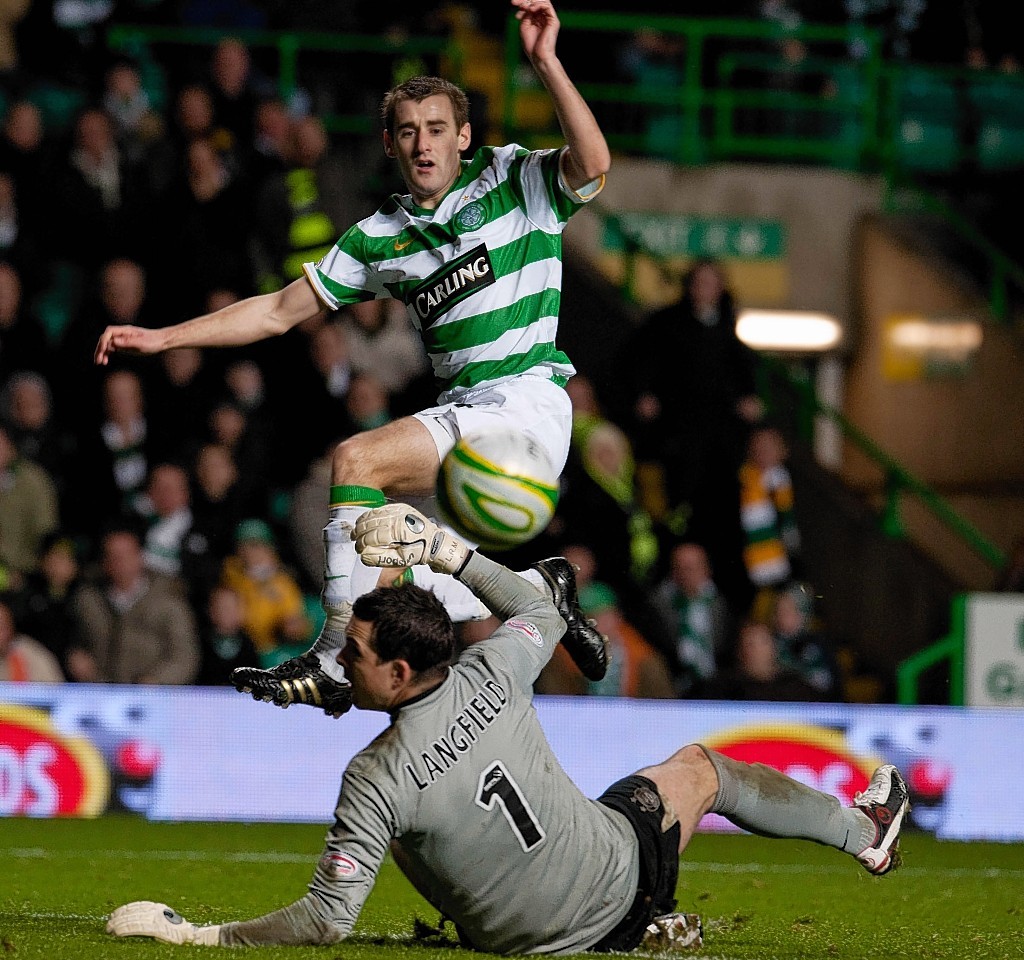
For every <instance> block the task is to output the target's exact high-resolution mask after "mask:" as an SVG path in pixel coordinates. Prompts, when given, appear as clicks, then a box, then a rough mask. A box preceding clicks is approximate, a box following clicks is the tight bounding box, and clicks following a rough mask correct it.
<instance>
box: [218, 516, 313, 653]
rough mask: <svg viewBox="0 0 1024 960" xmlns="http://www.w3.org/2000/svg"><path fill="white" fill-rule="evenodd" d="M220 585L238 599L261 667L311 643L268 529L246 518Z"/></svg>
mask: <svg viewBox="0 0 1024 960" xmlns="http://www.w3.org/2000/svg"><path fill="white" fill-rule="evenodd" d="M221 582H222V583H223V584H224V585H225V586H227V587H230V588H231V589H232V590H234V591H236V592H237V593H238V595H239V596H240V597H241V598H242V605H243V609H244V611H245V612H244V621H243V622H244V626H245V630H246V631H247V632H248V634H249V636H251V637H252V641H253V645H254V646H255V648H256V652H257V654H258V655H259V657H260V661H261V663H262V664H263V665H264V666H265V667H267V666H273V665H275V664H277V663H280V662H281V660H284V659H287V658H288V657H289V656H291V655H292V653H293V650H292V649H291V648H292V647H293V646H295V645H302V644H305V646H303V649H305V647H306V646H309V643H310V642H311V638H310V633H311V630H312V625H311V624H310V621H309V618H308V617H307V615H306V605H305V601H304V598H303V594H302V589H301V588H300V586H299V584H298V581H297V580H296V578H295V577H294V576H293V575H292V574H291V573H290V572H289V571H288V569H287V568H286V567H285V565H284V564H283V563H282V562H281V558H280V556H279V554H278V552H277V543H276V541H275V539H274V534H273V531H271V529H270V526H269V525H268V524H267V523H266V522H265V521H263V520H258V519H249V520H243V521H242V522H241V523H239V525H238V527H237V528H236V530H235V553H234V554H232V555H231V556H229V557H228V558H227V559H226V560H225V561H224V569H223V573H222V575H221Z"/></svg>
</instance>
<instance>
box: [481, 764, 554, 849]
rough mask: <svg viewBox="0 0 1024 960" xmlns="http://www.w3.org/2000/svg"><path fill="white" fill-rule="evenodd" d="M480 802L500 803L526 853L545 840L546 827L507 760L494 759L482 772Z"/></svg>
mask: <svg viewBox="0 0 1024 960" xmlns="http://www.w3.org/2000/svg"><path fill="white" fill-rule="evenodd" d="M476 803H477V806H480V807H483V808H484V809H485V810H493V809H494V805H495V804H498V806H500V807H501V812H502V813H503V814H504V815H505V819H506V820H507V821H508V823H509V826H510V827H512V832H513V833H514V834H515V835H516V837H517V838H518V839H519V845H520V846H521V847H522V848H523V850H524V851H525V852H526V853H529V852H530V851H531V850H532V849H533V848H534V847H536V846H539V845H540V844H541V843H543V842H544V837H545V833H544V829H543V827H541V825H540V824H539V823H538V822H537V817H536V815H535V814H534V812H533V810H531V809H530V804H529V803H527V800H526V797H524V796H523V791H522V790H520V789H519V784H518V783H516V782H515V780H514V779H513V778H512V775H511V774H510V773H509V772H508V770H506V769H505V764H503V763H502V762H501V761H500V760H495V761H494V763H492V764H491V765H490V766H489V767H488V768H487V769H486V770H484V772H483V773H481V774H480V783H479V784H478V786H477V788H476Z"/></svg>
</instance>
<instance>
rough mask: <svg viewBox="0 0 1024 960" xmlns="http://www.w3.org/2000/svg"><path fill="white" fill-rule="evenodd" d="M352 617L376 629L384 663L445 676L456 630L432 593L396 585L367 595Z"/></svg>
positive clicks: (376, 647) (355, 605)
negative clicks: (396, 662) (394, 662)
mask: <svg viewBox="0 0 1024 960" xmlns="http://www.w3.org/2000/svg"><path fill="white" fill-rule="evenodd" d="M352 615H353V616H354V617H358V618H359V619H360V620H365V621H366V622H367V623H370V624H372V625H373V647H374V650H376V652H377V656H378V657H380V658H381V660H385V661H387V660H404V661H405V662H406V663H408V664H409V666H410V667H412V668H413V670H415V671H416V672H417V673H426V672H428V671H432V670H436V671H438V672H443V670H444V668H445V667H447V666H448V664H450V663H451V662H452V657H453V656H454V655H455V626H454V624H453V623H452V618H451V617H449V616H448V611H447V610H445V608H444V606H443V604H442V603H441V601H440V600H438V599H437V597H436V596H434V593H433V591H431V590H424V589H423V588H422V587H418V586H416V584H414V583H397V584H395V585H393V586H390V587H378V588H377V589H376V590H372V591H370V592H369V593H364V594H363V595H362V596H361V597H358V598H357V599H356V601H355V603H353V604H352Z"/></svg>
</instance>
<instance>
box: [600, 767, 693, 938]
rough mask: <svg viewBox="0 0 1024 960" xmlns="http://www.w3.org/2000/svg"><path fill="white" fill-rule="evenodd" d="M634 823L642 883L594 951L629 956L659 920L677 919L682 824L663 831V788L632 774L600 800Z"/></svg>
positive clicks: (610, 788) (638, 882)
mask: <svg viewBox="0 0 1024 960" xmlns="http://www.w3.org/2000/svg"><path fill="white" fill-rule="evenodd" d="M597 802H598V803H603V804H604V805H605V806H606V807H610V808H611V809H612V810H617V811H618V812H619V813H621V814H622V815H623V816H625V818H626V819H627V820H628V821H629V822H630V825H631V826H632V827H633V832H634V833H635V834H636V838H637V841H638V843H639V845H640V877H639V879H638V881H637V889H636V899H635V900H634V901H633V905H632V906H631V907H630V908H629V912H628V913H627V914H626V915H625V916H624V917H623V918H622V919H621V920H620V921H619V922H618V924H616V926H615V927H614V928H613V929H612V930H610V931H609V932H608V933H606V934H605V935H604V936H603V937H602V938H601V939H600V940H599V941H598V942H597V943H595V944H594V945H593V946H592V947H589V948H588V949H590V950H597V951H600V952H609V951H616V952H628V951H630V950H633V949H635V948H636V947H637V946H638V945H639V944H640V940H641V938H642V937H643V935H644V931H645V930H646V929H647V924H649V923H650V922H651V921H652V920H653V919H654V918H655V917H660V916H662V915H663V914H666V913H672V911H673V910H674V909H675V906H676V881H677V880H678V879H679V824H678V823H674V824H673V825H672V826H671V827H670V828H669V829H668V830H665V831H664V832H663V831H662V829H661V822H662V818H663V817H664V815H665V808H664V806H663V805H662V802H661V796H660V795H659V794H658V788H657V786H655V784H654V782H653V781H651V780H648V779H647V777H641V776H639V775H638V774H633V775H632V776H630V777H624V778H623V779H622V780H618V781H616V782H615V783H613V784H612V785H611V786H610V787H609V788H608V789H607V790H605V792H604V793H602V794H601V796H599V797H598V798H597Z"/></svg>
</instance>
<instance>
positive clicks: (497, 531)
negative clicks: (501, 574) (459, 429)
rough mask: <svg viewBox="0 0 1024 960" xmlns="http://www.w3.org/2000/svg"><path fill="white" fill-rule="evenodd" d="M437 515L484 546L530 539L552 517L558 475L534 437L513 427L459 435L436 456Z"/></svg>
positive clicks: (504, 545)
mask: <svg viewBox="0 0 1024 960" xmlns="http://www.w3.org/2000/svg"><path fill="white" fill-rule="evenodd" d="M437 502H438V507H439V508H440V511H441V519H443V520H444V521H445V522H446V523H448V524H449V525H450V526H451V527H452V529H454V530H455V531H456V532H457V533H459V534H461V535H462V536H464V537H465V538H466V539H467V540H470V541H472V542H473V543H475V544H477V545H478V546H480V547H482V548H484V549H486V550H507V549H509V548H511V547H516V546H519V544H522V543H526V542H527V541H528V540H531V539H533V538H534V537H535V536H537V534H539V533H540V532H541V531H542V530H544V528H545V527H546V526H547V525H548V523H550V522H551V517H552V516H553V515H554V512H555V507H556V506H557V504H558V476H557V475H556V473H555V468H554V467H553V466H552V464H551V459H550V458H549V457H548V455H547V454H546V453H545V452H544V450H543V448H542V447H541V446H540V444H539V443H537V441H536V440H533V439H532V438H530V437H528V436H526V435H525V434H523V433H520V432H519V431H518V430H513V429H499V430H489V431H486V432H483V433H474V434H469V435H467V436H464V437H463V438H462V439H461V440H459V442H458V443H457V444H455V446H454V447H453V448H452V449H451V451H450V452H449V453H448V455H447V456H446V457H445V458H444V460H443V461H442V462H441V472H440V474H439V475H438V478H437Z"/></svg>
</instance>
